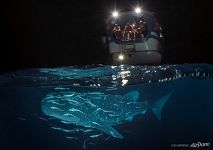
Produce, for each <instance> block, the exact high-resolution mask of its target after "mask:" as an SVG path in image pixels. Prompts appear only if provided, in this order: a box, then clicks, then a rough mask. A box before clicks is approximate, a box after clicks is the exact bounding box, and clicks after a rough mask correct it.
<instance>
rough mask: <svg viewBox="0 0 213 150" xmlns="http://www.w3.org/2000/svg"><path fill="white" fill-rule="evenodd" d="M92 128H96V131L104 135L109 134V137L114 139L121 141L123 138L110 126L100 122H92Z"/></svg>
mask: <svg viewBox="0 0 213 150" xmlns="http://www.w3.org/2000/svg"><path fill="white" fill-rule="evenodd" d="M92 127H94V128H96V129H98V130H100V131H102V132H105V133H106V134H109V135H111V136H113V137H115V138H119V139H123V136H122V135H121V134H120V133H118V131H117V130H115V129H114V128H112V127H111V126H110V124H107V123H103V122H100V121H93V122H92Z"/></svg>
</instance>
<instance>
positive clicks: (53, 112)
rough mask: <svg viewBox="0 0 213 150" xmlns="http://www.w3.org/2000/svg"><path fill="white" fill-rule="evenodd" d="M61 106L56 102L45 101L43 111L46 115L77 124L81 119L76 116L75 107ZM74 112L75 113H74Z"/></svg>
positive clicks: (42, 104) (42, 105)
mask: <svg viewBox="0 0 213 150" xmlns="http://www.w3.org/2000/svg"><path fill="white" fill-rule="evenodd" d="M67 107H68V105H65V104H64V105H61V104H59V103H58V102H57V101H55V100H49V99H46V98H45V99H43V101H42V102H41V110H42V112H43V113H44V114H45V115H48V116H51V117H55V118H58V119H61V120H64V121H67V122H70V123H74V124H77V123H78V122H79V121H80V119H79V118H78V117H77V116H76V113H75V109H74V105H73V107H72V105H69V108H67ZM73 110H74V111H73Z"/></svg>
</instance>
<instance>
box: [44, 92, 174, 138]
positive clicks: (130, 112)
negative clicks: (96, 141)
mask: <svg viewBox="0 0 213 150" xmlns="http://www.w3.org/2000/svg"><path fill="white" fill-rule="evenodd" d="M171 93H172V92H170V93H169V94H167V95H166V96H164V97H162V98H161V99H160V100H158V101H157V102H156V103H154V104H153V105H148V103H147V102H143V103H142V102H137V99H138V98H139V92H138V91H131V92H129V93H127V94H125V95H123V96H121V95H109V94H108V95H107V94H104V93H101V92H90V93H76V92H71V91H68V92H55V93H50V94H48V95H46V97H45V98H44V99H43V101H42V103H41V108H42V111H43V112H44V113H45V114H46V115H48V116H52V117H55V118H58V119H61V120H62V121H66V122H69V123H73V124H75V125H81V126H84V127H90V128H96V129H99V130H101V131H102V132H105V133H107V134H109V135H111V136H113V137H116V138H123V136H122V135H121V134H120V133H118V132H117V131H116V130H115V129H114V128H112V127H111V125H117V124H120V123H123V122H124V121H131V120H132V118H133V117H134V116H135V115H137V114H139V113H141V114H144V113H146V111H147V110H148V109H149V108H151V109H152V110H153V112H154V113H155V114H156V116H157V117H158V118H159V119H160V118H161V109H162V107H163V105H164V104H165V102H166V101H167V99H168V98H169V97H170V95H171Z"/></svg>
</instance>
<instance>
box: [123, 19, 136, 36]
mask: <svg viewBox="0 0 213 150" xmlns="http://www.w3.org/2000/svg"><path fill="white" fill-rule="evenodd" d="M133 34H134V33H133V26H132V25H131V24H130V23H129V22H127V24H126V25H125V27H124V39H125V40H131V39H132V37H133V36H134V35H133Z"/></svg>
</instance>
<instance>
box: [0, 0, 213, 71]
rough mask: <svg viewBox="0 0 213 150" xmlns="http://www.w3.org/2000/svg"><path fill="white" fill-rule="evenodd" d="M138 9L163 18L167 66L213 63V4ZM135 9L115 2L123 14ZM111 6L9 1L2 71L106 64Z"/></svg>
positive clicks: (151, 4)
mask: <svg viewBox="0 0 213 150" xmlns="http://www.w3.org/2000/svg"><path fill="white" fill-rule="evenodd" d="M140 3H141V5H142V6H143V7H144V8H145V9H147V10H151V11H155V12H156V13H157V14H158V15H159V20H160V22H161V24H162V27H163V29H164V36H165V43H164V45H165V63H200V62H203V63H212V62H213V60H212V57H213V46H212V45H213V44H212V40H213V38H212V36H211V35H213V34H212V33H213V32H212V27H213V24H212V18H213V17H212V14H213V12H212V5H211V4H210V0H209V1H207V0H203V1H201V0H199V1H198V0H161V1H159V0H143V1H140ZM135 4H136V1H130V0H117V7H118V8H119V9H120V10H126V9H131V8H132V7H133V6H135ZM113 6H114V1H113V0H105V1H104V0H99V1H96V2H95V1H87V2H84V1H73V0H22V1H16V0H9V1H7V3H6V4H5V5H2V7H3V8H2V9H1V10H2V15H3V16H2V19H1V20H2V21H1V22H2V26H3V27H2V28H1V37H2V40H1V53H2V54H1V55H0V59H1V65H0V67H1V68H2V69H1V70H11V69H19V68H28V67H47V66H67V65H85V64H97V63H102V64H107V63H108V59H107V57H108V54H107V52H106V51H105V50H104V49H103V48H102V45H101V41H100V37H101V35H103V34H104V32H103V31H104V17H107V16H108V15H110V13H111V10H112V9H113ZM3 52H4V53H3ZM5 58H6V59H5ZM3 59H4V60H3Z"/></svg>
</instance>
